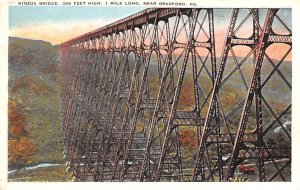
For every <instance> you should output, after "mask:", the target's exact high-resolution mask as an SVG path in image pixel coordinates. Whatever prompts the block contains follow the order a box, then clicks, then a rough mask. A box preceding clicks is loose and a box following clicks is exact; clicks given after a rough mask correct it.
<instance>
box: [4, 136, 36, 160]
mask: <svg viewBox="0 0 300 190" xmlns="http://www.w3.org/2000/svg"><path fill="white" fill-rule="evenodd" d="M36 151H37V145H35V144H34V143H32V142H30V141H29V140H28V139H27V138H26V137H21V138H20V140H9V141H8V161H9V162H10V163H24V162H26V161H28V160H29V157H30V156H32V155H34V154H35V153H36Z"/></svg>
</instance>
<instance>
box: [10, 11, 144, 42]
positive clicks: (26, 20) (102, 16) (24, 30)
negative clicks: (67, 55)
mask: <svg viewBox="0 0 300 190" xmlns="http://www.w3.org/2000/svg"><path fill="white" fill-rule="evenodd" d="M144 9H145V7H126V8H121V7H97V6H85V7H76V6H74V7H73V6H72V7H69V6H66V7H63V6H58V7H55V6H46V7H44V6H11V7H10V8H9V29H10V35H11V36H17V37H24V38H29V39H40V40H45V41H49V42H51V43H52V44H59V43H62V42H64V41H66V40H68V39H71V38H73V37H76V36H79V35H81V34H83V33H86V32H89V31H92V30H95V29H97V28H100V27H101V26H104V25H106V24H109V23H111V22H113V21H116V20H118V19H121V18H124V17H126V16H128V15H131V14H134V13H136V12H138V11H141V10H144Z"/></svg>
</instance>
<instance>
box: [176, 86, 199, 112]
mask: <svg viewBox="0 0 300 190" xmlns="http://www.w3.org/2000/svg"><path fill="white" fill-rule="evenodd" d="M193 84H194V83H193V82H192V81H191V80H187V81H185V82H184V83H183V85H182V88H181V92H180V96H179V100H178V107H179V109H186V108H189V107H193V106H194V105H195V94H194V86H193Z"/></svg>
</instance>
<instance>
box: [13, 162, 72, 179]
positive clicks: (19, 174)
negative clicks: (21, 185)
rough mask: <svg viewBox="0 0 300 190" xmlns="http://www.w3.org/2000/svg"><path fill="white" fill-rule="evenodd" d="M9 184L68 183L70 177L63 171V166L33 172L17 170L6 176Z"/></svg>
mask: <svg viewBox="0 0 300 190" xmlns="http://www.w3.org/2000/svg"><path fill="white" fill-rule="evenodd" d="M8 181H9V182H25V181H26V182H37V181H39V182H58V181H59V182H68V181H72V176H71V175H70V174H69V173H67V172H66V171H65V167H64V166H54V167H48V168H38V169H35V170H24V169H23V170H22V169H21V170H18V171H16V172H15V173H13V174H10V175H8Z"/></svg>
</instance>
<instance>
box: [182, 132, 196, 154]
mask: <svg viewBox="0 0 300 190" xmlns="http://www.w3.org/2000/svg"><path fill="white" fill-rule="evenodd" d="M179 142H180V144H182V145H183V146H184V147H185V148H188V149H194V148H197V134H196V132H195V131H193V130H190V129H182V130H180V131H179Z"/></svg>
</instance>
